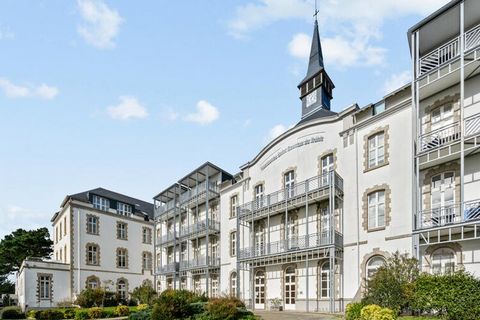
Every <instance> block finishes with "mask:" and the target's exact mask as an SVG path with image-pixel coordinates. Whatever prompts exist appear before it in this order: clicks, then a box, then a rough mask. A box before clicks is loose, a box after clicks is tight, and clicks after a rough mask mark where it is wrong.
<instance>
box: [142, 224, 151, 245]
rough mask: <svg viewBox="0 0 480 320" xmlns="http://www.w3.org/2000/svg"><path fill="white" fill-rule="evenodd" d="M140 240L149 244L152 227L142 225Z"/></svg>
mask: <svg viewBox="0 0 480 320" xmlns="http://www.w3.org/2000/svg"><path fill="white" fill-rule="evenodd" d="M142 242H143V243H147V244H151V243H152V229H150V228H146V227H143V229H142Z"/></svg>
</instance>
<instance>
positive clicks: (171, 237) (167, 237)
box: [157, 232, 178, 245]
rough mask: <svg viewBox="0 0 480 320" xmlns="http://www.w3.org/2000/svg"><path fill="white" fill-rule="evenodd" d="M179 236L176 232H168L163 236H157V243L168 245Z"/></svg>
mask: <svg viewBox="0 0 480 320" xmlns="http://www.w3.org/2000/svg"><path fill="white" fill-rule="evenodd" d="M177 238H178V236H177V237H175V233H173V232H168V233H167V234H164V235H162V236H161V237H158V238H157V245H166V244H168V243H170V242H173V241H174V240H175V239H177Z"/></svg>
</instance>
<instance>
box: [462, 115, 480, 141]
mask: <svg viewBox="0 0 480 320" xmlns="http://www.w3.org/2000/svg"><path fill="white" fill-rule="evenodd" d="M478 134H480V114H475V115H473V116H470V117H468V118H466V119H465V137H466V138H468V137H471V136H474V135H478Z"/></svg>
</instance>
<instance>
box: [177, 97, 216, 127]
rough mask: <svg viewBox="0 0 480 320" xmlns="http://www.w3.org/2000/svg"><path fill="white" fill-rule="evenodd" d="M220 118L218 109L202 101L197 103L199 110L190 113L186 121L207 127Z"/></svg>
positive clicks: (185, 118)
mask: <svg viewBox="0 0 480 320" xmlns="http://www.w3.org/2000/svg"><path fill="white" fill-rule="evenodd" d="M219 117H220V112H219V111H218V108H217V107H215V106H213V105H212V104H210V103H209V102H208V101H205V100H200V101H198V102H197V110H196V111H195V112H193V113H189V114H187V115H186V116H185V117H184V120H185V121H188V122H194V123H198V124H200V125H207V124H210V123H212V122H214V121H215V120H217V119H218V118H219Z"/></svg>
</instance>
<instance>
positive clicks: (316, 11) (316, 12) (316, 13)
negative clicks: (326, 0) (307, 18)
mask: <svg viewBox="0 0 480 320" xmlns="http://www.w3.org/2000/svg"><path fill="white" fill-rule="evenodd" d="M317 15H318V10H317V0H315V13H314V14H313V16H314V17H315V20H317Z"/></svg>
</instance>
